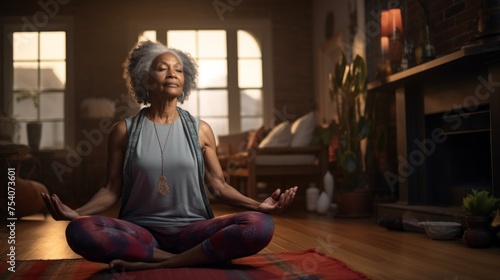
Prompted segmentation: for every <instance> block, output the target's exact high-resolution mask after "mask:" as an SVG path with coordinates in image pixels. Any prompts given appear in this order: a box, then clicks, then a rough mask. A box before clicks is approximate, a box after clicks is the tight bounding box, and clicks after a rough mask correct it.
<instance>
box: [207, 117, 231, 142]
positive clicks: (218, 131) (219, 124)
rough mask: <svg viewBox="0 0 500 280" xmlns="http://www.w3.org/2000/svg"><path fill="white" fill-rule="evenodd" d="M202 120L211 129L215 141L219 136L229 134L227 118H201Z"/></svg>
mask: <svg viewBox="0 0 500 280" xmlns="http://www.w3.org/2000/svg"><path fill="white" fill-rule="evenodd" d="M203 120H204V121H206V122H207V123H208V124H209V125H210V127H211V128H212V130H213V132H214V135H215V139H217V138H218V136H219V135H226V134H229V123H228V121H227V118H203Z"/></svg>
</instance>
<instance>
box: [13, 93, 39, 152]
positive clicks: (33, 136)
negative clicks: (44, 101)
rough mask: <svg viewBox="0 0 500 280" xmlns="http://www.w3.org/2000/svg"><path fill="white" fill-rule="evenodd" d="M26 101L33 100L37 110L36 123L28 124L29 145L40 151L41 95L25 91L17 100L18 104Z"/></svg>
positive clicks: (30, 122)
mask: <svg viewBox="0 0 500 280" xmlns="http://www.w3.org/2000/svg"><path fill="white" fill-rule="evenodd" d="M24 99H31V100H32V101H33V106H34V107H35V109H36V116H37V117H36V121H29V122H27V123H26V132H27V134H28V145H29V146H30V147H31V148H32V149H34V150H38V149H39V147H40V140H41V138H42V122H41V121H40V110H39V106H40V95H39V94H38V92H36V91H34V90H29V91H24V92H22V93H21V94H20V95H19V96H18V97H17V98H16V100H17V102H19V101H22V100H24Z"/></svg>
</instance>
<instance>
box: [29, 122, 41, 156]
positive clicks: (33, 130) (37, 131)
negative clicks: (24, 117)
mask: <svg viewBox="0 0 500 280" xmlns="http://www.w3.org/2000/svg"><path fill="white" fill-rule="evenodd" d="M26 131H27V133H28V145H29V146H30V147H31V148H32V149H33V150H38V149H39V148H40V140H41V139H42V123H41V122H29V123H27V124H26Z"/></svg>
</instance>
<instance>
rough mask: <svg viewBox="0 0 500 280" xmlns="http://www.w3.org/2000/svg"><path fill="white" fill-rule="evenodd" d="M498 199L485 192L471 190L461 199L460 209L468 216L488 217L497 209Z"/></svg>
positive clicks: (499, 200) (499, 201)
mask: <svg viewBox="0 0 500 280" xmlns="http://www.w3.org/2000/svg"><path fill="white" fill-rule="evenodd" d="M499 204H500V199H498V198H495V197H494V196H493V195H491V194H490V193H489V192H488V191H486V190H477V189H472V190H471V192H470V193H468V194H467V195H466V196H465V197H464V198H463V203H462V207H463V209H464V210H465V213H466V214H467V215H469V216H479V217H488V216H490V215H491V214H492V213H493V211H495V210H496V209H498V207H499Z"/></svg>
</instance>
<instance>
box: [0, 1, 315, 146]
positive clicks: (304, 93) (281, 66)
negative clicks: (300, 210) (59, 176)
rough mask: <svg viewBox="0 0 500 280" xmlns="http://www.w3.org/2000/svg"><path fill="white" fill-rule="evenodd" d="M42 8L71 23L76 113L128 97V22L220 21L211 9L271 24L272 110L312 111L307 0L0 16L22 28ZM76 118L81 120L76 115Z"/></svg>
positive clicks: (102, 6) (25, 9) (4, 9)
mask: <svg viewBox="0 0 500 280" xmlns="http://www.w3.org/2000/svg"><path fill="white" fill-rule="evenodd" d="M40 3H46V4H47V3H51V4H52V6H50V7H54V5H57V13H56V14H57V15H58V16H72V17H73V18H74V28H75V29H74V34H75V39H74V44H75V53H74V57H75V73H74V76H75V79H74V80H75V104H74V105H75V112H78V110H77V109H78V108H79V107H78V106H79V103H80V102H81V101H82V100H83V99H85V98H87V97H97V96H99V97H108V98H110V99H111V100H116V99H118V98H119V97H120V95H121V94H123V93H125V92H126V87H125V83H124V81H123V79H122V63H123V61H124V58H125V57H126V55H127V52H128V51H129V50H130V48H131V47H132V46H130V45H128V38H129V36H130V34H129V31H128V26H129V22H130V21H133V20H139V19H142V20H155V19H158V20H160V19H166V18H168V19H172V20H179V21H187V22H189V21H193V20H196V21H200V20H213V21H220V20H221V19H220V18H219V14H220V13H219V14H218V13H217V11H216V9H215V8H214V5H215V4H218V5H219V7H222V6H223V5H227V6H226V7H228V9H227V10H226V11H224V12H223V20H222V21H221V22H222V23H223V22H224V21H225V20H231V19H236V20H244V19H267V20H270V21H271V22H272V27H271V28H272V55H273V57H272V58H271V59H273V66H274V69H273V70H272V71H273V75H274V89H273V94H274V104H275V105H274V106H275V108H277V109H278V110H282V108H283V107H284V106H286V107H287V108H288V112H292V111H293V112H294V114H296V115H300V114H302V113H305V112H307V111H308V110H311V109H312V107H313V104H314V94H313V80H314V79H313V74H312V72H313V71H312V70H313V69H312V67H313V50H312V33H311V30H312V3H311V2H310V1H307V0H300V1H285V0H276V1H264V0H257V1H255V0H254V1H248V0H247V1H244V0H239V1H234V0H218V1H207V0H204V1H203V0H188V1H169V0H163V1H154V0H143V1H97V0H87V1H83V0H72V1H71V0H40V1H1V2H0V16H8V17H14V18H15V17H19V20H20V23H22V21H21V18H22V17H26V18H28V19H29V20H33V16H34V15H35V14H36V13H37V12H40V11H43V8H42V6H43V5H40ZM47 5H48V4H47ZM231 5H232V6H231ZM1 40H5V38H2V39H1ZM75 117H76V120H78V119H79V118H78V115H76V116H75ZM76 131H78V129H76ZM77 133H78V132H77ZM76 138H78V137H76Z"/></svg>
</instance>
